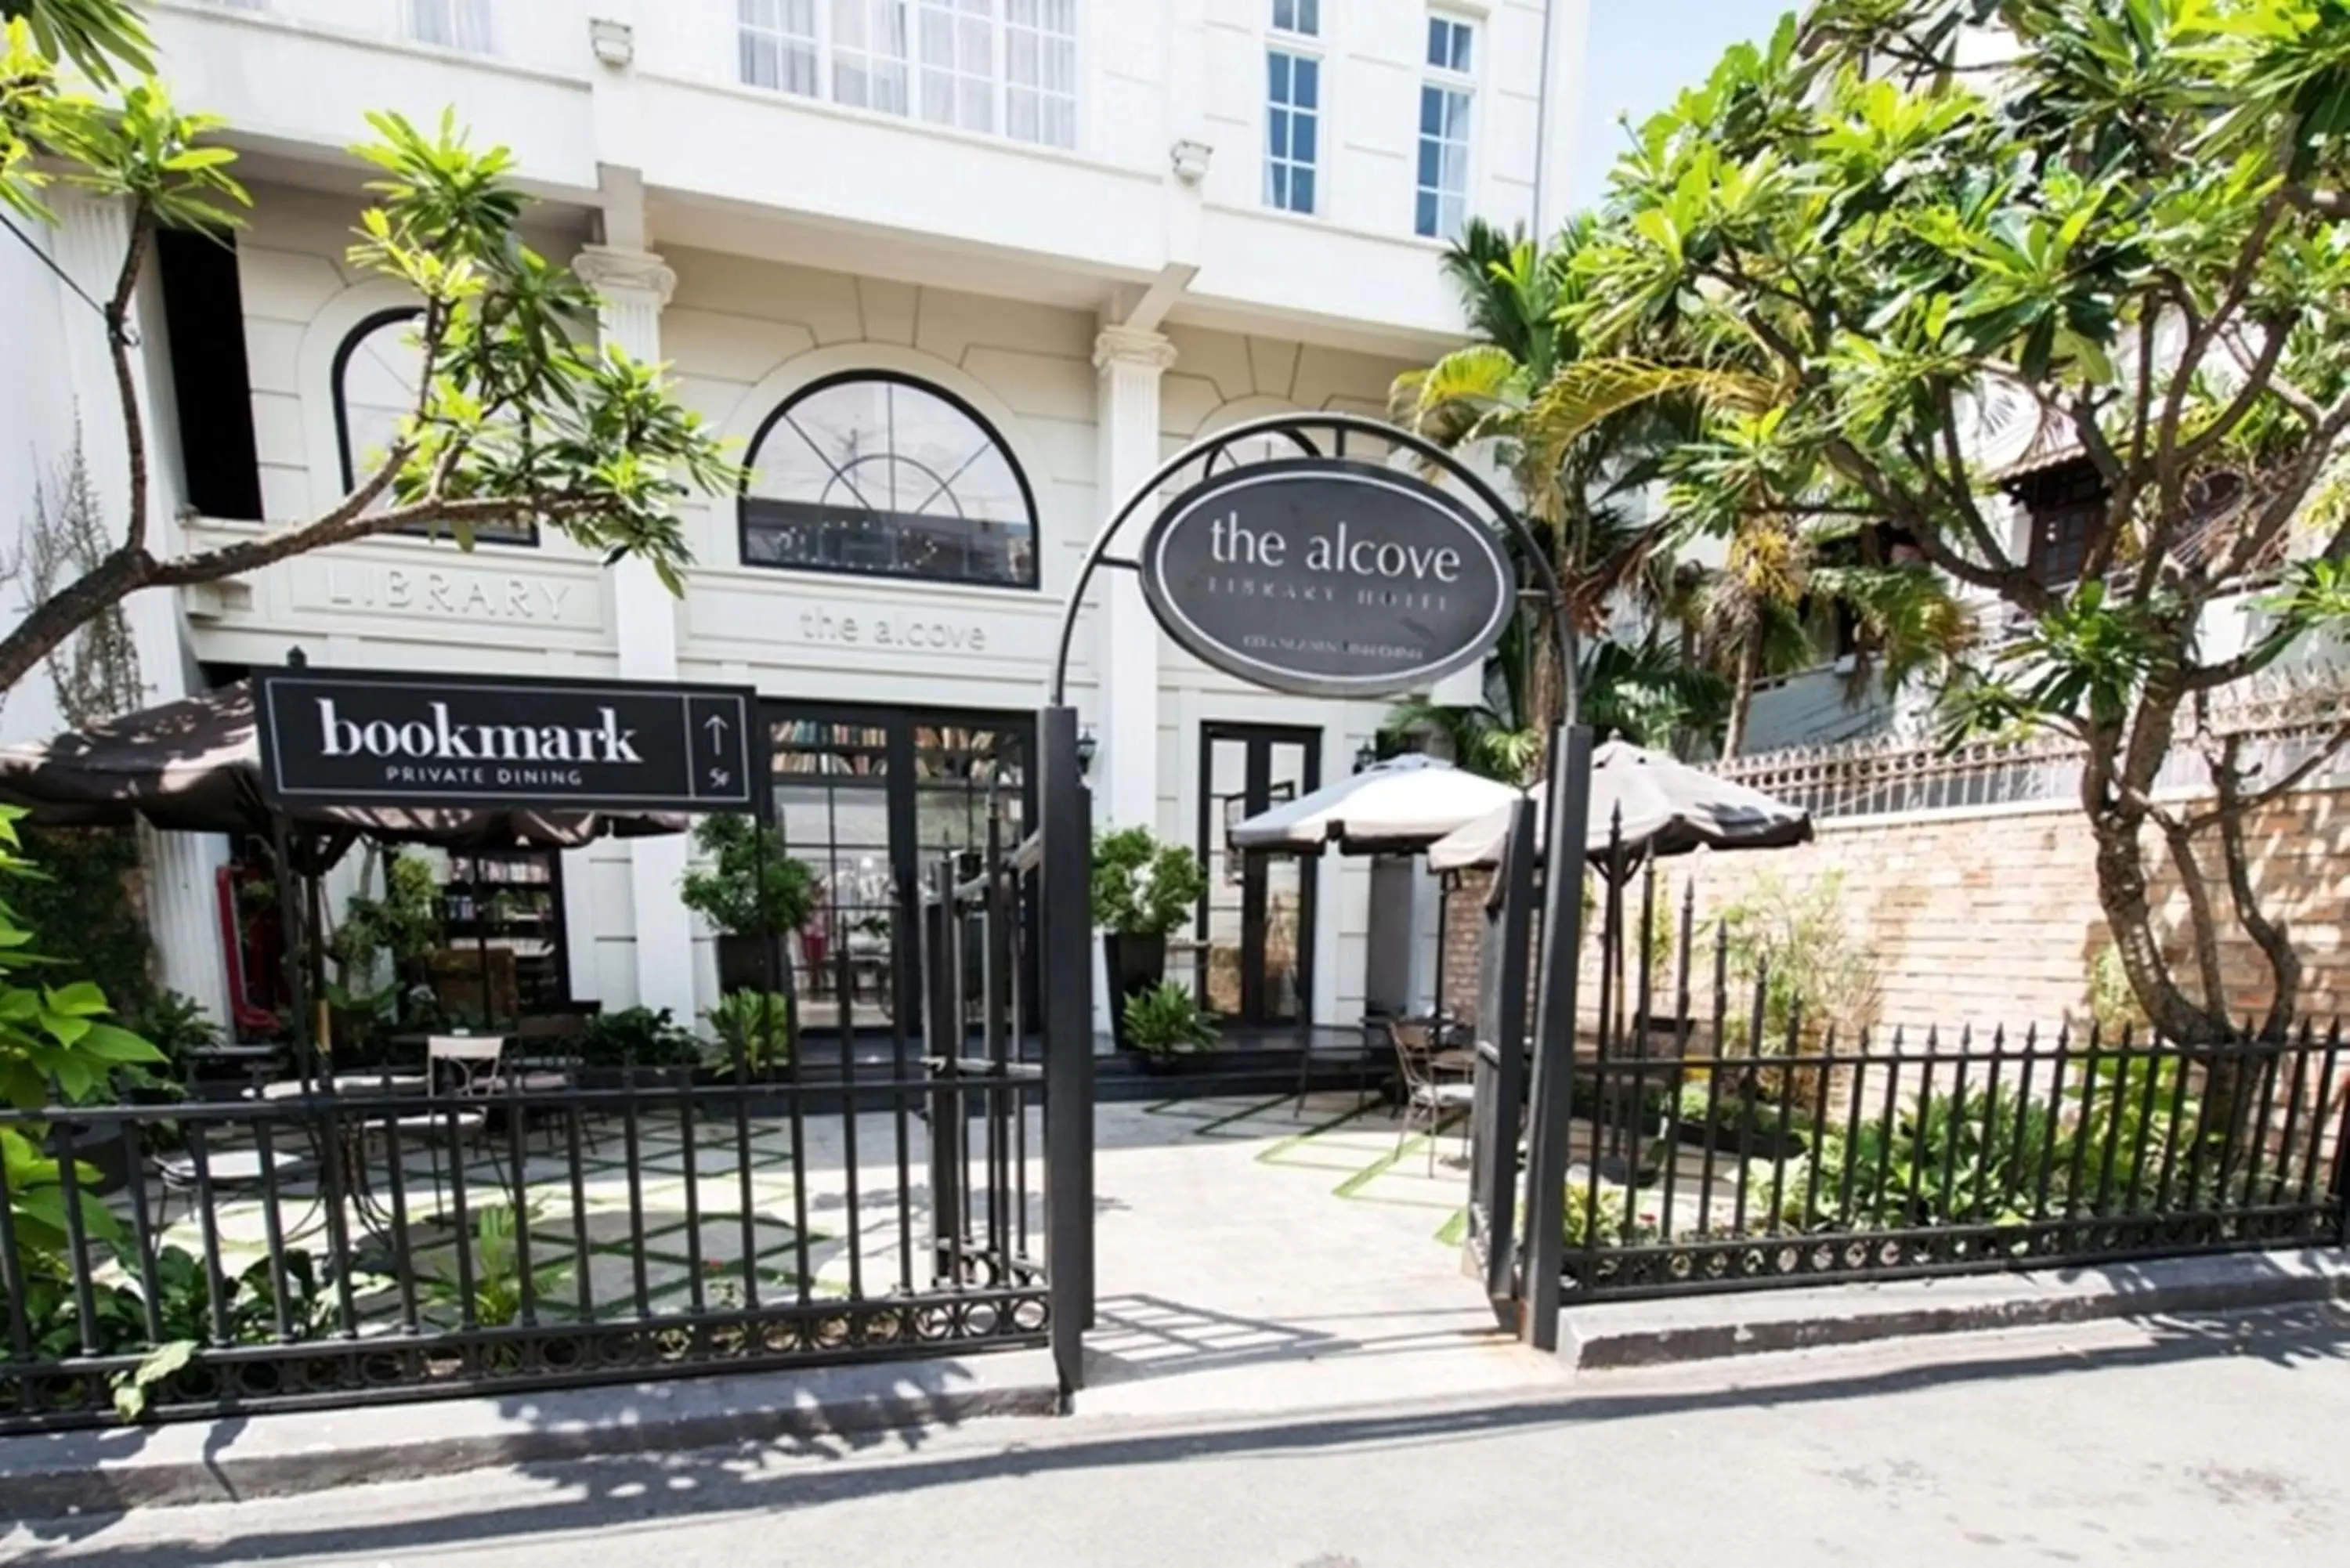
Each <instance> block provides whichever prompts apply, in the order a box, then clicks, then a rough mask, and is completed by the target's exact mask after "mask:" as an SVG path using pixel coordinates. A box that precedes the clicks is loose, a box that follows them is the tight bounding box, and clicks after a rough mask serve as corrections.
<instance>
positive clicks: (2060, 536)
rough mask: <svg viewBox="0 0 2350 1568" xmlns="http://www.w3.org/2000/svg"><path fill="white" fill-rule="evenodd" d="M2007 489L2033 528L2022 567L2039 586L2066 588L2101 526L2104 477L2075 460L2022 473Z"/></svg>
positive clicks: (2081, 460)
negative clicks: (2010, 491)
mask: <svg viewBox="0 0 2350 1568" xmlns="http://www.w3.org/2000/svg"><path fill="white" fill-rule="evenodd" d="M2011 489H2012V493H2013V494H2014V496H2015V498H2016V500H2017V501H2019V502H2020V503H2022V508H2023V514H2024V517H2025V520H2026V524H2027V526H2029V528H2030V529H2031V536H2030V538H2029V540H2028V541H2027V543H2026V545H2025V550H2024V569H2025V570H2026V571H2028V572H2030V573H2031V574H2032V575H2033V577H2035V578H2037V579H2038V580H2039V582H2040V583H2041V585H2042V586H2043V587H2049V588H2056V589H2064V588H2068V587H2071V586H2072V585H2073V584H2074V583H2075V582H2078V581H2079V580H2080V576H2081V568H2082V567H2083V566H2085V565H2087V564H2088V559H2089V546H2090V545H2092V544H2093V543H2095V540H2096V537H2097V534H2098V532H2099V530H2100V529H2101V528H2103V526H2104V524H2105V518H2106V483H2105V479H2104V477H2103V476H2102V475H2101V474H2099V473H2098V472H2097V470H2096V465H2095V464H2094V463H2092V462H2089V460H2088V459H2086V458H2085V457H2083V458H2073V459H2070V460H2068V461H2065V462H2059V463H2055V464H2053V465H2051V466H2049V467H2047V468H2045V469H2042V470H2040V471H2038V472H2033V473H2029V474H2025V475H2023V476H2022V477H2021V478H2019V479H2018V480H2017V481H2016V482H2015V483H2014V484H2013V485H2012V487H2011Z"/></svg>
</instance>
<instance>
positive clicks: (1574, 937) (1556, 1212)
mask: <svg viewBox="0 0 2350 1568" xmlns="http://www.w3.org/2000/svg"><path fill="white" fill-rule="evenodd" d="M1549 792H1550V802H1549V806H1550V809H1549V818H1550V820H1549V826H1548V832H1549V836H1550V846H1549V853H1548V855H1547V856H1546V857H1544V868H1543V967H1542V976H1543V984H1542V1001H1541V1003H1540V1005H1539V1007H1538V1008H1537V1009H1536V1013H1535V1021H1534V1103H1533V1106H1532V1108H1531V1110H1530V1112H1529V1113H1528V1116H1527V1129H1526V1141H1527V1148H1526V1203H1525V1212H1526V1241H1525V1248H1524V1255H1525V1271H1526V1277H1525V1284H1524V1289H1523V1293H1522V1294H1521V1295H1520V1297H1519V1300H1520V1302H1521V1303H1523V1305H1522V1307H1521V1309H1520V1310H1521V1313H1522V1316H1521V1317H1520V1319H1519V1323H1518V1336H1519V1337H1520V1338H1521V1339H1523V1340H1524V1341H1525V1342H1526V1343H1527V1344H1528V1345H1533V1346H1534V1348H1535V1349H1536V1350H1556V1349H1557V1348H1558V1308H1559V1296H1560V1287H1561V1278H1560V1269H1561V1268H1562V1266H1563V1260H1562V1256H1561V1253H1562V1250H1563V1248H1564V1245H1565V1227H1566V1141H1567V1124H1568V1121H1569V1119H1570V1118H1571V1116H1572V1115H1573V1111H1574V1103H1575V981H1576V979H1577V972H1576V971H1577V964H1578V961H1579V959H1580V956H1581V955H1580V949H1581V947H1582V945H1583V940H1582V939H1583V857H1584V844H1585V841H1586V839H1587V838H1588V837H1589V836H1590V831H1591V727H1590V726H1589V725H1588V724H1569V725H1566V726H1565V727H1563V728H1561V729H1559V730H1557V731H1555V732H1553V734H1552V736H1551V748H1550V779H1549Z"/></svg>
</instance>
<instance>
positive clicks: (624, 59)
mask: <svg viewBox="0 0 2350 1568" xmlns="http://www.w3.org/2000/svg"><path fill="white" fill-rule="evenodd" d="M587 42H588V43H589V45H590V46H592V47H594V49H595V51H596V57H597V58H598V59H599V60H601V61H603V62H604V63H605V64H606V65H608V66H613V67H619V66H625V65H627V64H629V62H630V61H631V60H634V59H635V58H636V57H637V34H636V29H635V28H633V27H631V26H629V25H628V24H627V23H626V22H614V21H610V20H608V19H607V18H605V17H602V16H597V17H594V18H591V19H590V20H589V22H588V24H587Z"/></svg>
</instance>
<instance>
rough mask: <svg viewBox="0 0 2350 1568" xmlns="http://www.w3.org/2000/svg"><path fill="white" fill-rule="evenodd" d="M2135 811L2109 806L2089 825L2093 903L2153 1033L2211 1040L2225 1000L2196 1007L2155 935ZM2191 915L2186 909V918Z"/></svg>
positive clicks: (2221, 1034) (2189, 1041) (2223, 1026)
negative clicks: (2094, 873)
mask: <svg viewBox="0 0 2350 1568" xmlns="http://www.w3.org/2000/svg"><path fill="white" fill-rule="evenodd" d="M2140 826H2141V824H2140V822H2139V820H2138V818H2137V816H2136V815H2135V814H2132V813H2128V812H2120V811H2110V812H2106V813H2102V814H2100V815H2098V816H2097V817H2096V818H2095V819H2094V821H2093V822H2092V824H2091V827H2092V830H2093V831H2094V832H2095V836H2096V841H2097V860H2096V866H2097V903H2098V906H2099V908H2101V909H2104V910H2105V912H2106V927H2107V929H2110V930H2111V931H2112V933H2113V938H2114V947H2115V949H2116V951H2118V952H2119V953H2120V954H2121V961H2122V969H2123V971H2124V972H2125V973H2126V974H2127V975H2128V976H2129V982H2130V989H2131V990H2132V991H2133V992H2137V1000H2138V1005H2139V1006H2140V1007H2142V1008H2144V1009H2145V1010H2146V1015H2147V1019H2148V1020H2149V1021H2150V1022H2151V1023H2153V1025H2154V1028H2155V1031H2156V1033H2158V1034H2160V1035H2163V1036H2165V1037H2166V1038H2168V1039H2170V1040H2172V1041H2175V1042H2177V1043H2178V1044H2182V1045H2213V1044H2219V1043H2220V1041H2221V1040H2224V1039H2225V1038H2226V1037H2227V1033H2228V1018H2227V1011H2226V999H2225V998H2220V999H2219V1001H2218V1005H2217V1006H2216V1007H2214V1008H2205V1007H2199V1006H2197V1005H2196V1004H2195V1002H2194V1001H2193V999H2192V998H2190V997H2189V996H2188V994H2187V992H2185V991H2184V990H2182V989H2181V988H2180V986H2179V984H2178V981H2177V980H2176V979H2175V978H2174V977H2173V976H2172V974H2171V971H2170V961H2169V960H2168V959H2167V958H2166V957H2165V956H2164V955H2163V951H2162V942H2161V940H2160V939H2159V938H2158V936H2157V935H2156V934H2155V928H2154V905H2153V900H2152V898H2150V897H2149V895H2148V893H2147V871H2146V846H2145V845H2144V844H2143V843H2142V842H2140V840H2139V837H2138V830H2139V827H2140ZM2191 918H2192V916H2191V914H2190V919H2191Z"/></svg>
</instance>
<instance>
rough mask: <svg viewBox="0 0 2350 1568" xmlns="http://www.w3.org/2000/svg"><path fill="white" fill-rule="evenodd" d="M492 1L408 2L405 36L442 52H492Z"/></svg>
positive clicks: (425, 0)
mask: <svg viewBox="0 0 2350 1568" xmlns="http://www.w3.org/2000/svg"><path fill="white" fill-rule="evenodd" d="M491 8H492V0H408V36H410V37H411V38H414V39H415V40H416V41H417V42H418V43H420V44H438V45H439V46H441V47H442V48H444V49H465V50H469V51H470V52H472V53H473V54H477V55H486V54H490V53H493V52H494V50H495V48H496V47H497V45H496V39H495V37H494V36H493V33H492V30H491V26H490V16H491Z"/></svg>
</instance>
